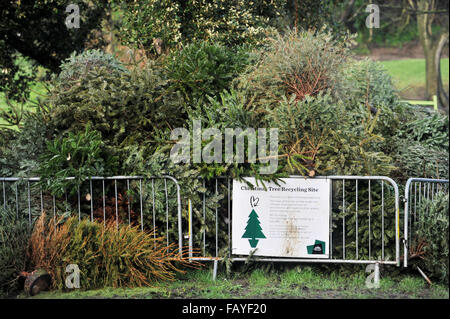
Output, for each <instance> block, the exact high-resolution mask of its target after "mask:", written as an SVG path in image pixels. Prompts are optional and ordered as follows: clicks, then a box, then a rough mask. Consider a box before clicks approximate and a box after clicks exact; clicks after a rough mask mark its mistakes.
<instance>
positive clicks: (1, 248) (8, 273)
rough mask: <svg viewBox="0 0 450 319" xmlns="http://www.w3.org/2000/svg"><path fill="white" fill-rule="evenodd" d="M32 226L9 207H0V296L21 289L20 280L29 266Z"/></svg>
mask: <svg viewBox="0 0 450 319" xmlns="http://www.w3.org/2000/svg"><path fill="white" fill-rule="evenodd" d="M30 235H31V226H30V225H29V223H28V220H27V219H26V218H23V216H17V214H16V212H15V211H13V210H12V209H10V208H9V207H3V205H2V206H0V296H2V295H5V296H6V295H7V294H8V293H10V292H13V291H16V290H18V289H19V284H18V278H19V275H20V273H21V272H22V271H24V270H25V269H26V267H27V266H28V256H27V246H28V241H29V239H30Z"/></svg>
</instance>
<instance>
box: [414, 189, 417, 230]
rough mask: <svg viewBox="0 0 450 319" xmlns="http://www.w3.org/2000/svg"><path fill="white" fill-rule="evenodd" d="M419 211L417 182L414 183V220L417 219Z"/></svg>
mask: <svg viewBox="0 0 450 319" xmlns="http://www.w3.org/2000/svg"><path fill="white" fill-rule="evenodd" d="M416 212H417V183H414V222H415V221H416Z"/></svg>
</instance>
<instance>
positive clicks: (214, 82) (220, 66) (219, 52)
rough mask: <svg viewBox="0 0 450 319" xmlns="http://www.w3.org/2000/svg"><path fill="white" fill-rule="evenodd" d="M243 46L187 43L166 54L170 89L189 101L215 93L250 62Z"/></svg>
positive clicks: (228, 84) (223, 88)
mask: <svg viewBox="0 0 450 319" xmlns="http://www.w3.org/2000/svg"><path fill="white" fill-rule="evenodd" d="M250 58H251V56H250V55H249V53H247V52H246V50H245V49H243V48H238V49H230V48H227V47H225V46H222V45H219V44H215V43H209V42H207V41H203V42H196V43H193V44H190V45H188V46H186V47H185V48H183V49H182V50H180V51H177V52H175V53H174V54H172V55H171V56H170V57H169V61H168V63H167V67H166V68H167V73H168V76H169V78H170V81H171V89H172V90H179V91H181V92H182V93H183V94H184V96H185V97H186V98H187V100H188V101H193V100H195V99H200V100H205V99H204V98H205V96H206V95H209V96H217V95H218V93H220V92H222V91H223V90H225V89H228V88H229V87H230V84H231V81H232V80H233V79H234V78H235V77H236V76H237V75H238V74H239V73H240V72H242V70H243V69H244V68H245V67H246V65H247V64H249V63H250Z"/></svg>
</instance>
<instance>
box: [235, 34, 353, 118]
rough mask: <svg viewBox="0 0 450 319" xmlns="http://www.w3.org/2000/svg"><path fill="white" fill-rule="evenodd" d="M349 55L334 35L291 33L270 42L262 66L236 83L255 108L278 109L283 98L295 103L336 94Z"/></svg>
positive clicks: (261, 59) (257, 66)
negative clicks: (293, 99)
mask: <svg viewBox="0 0 450 319" xmlns="http://www.w3.org/2000/svg"><path fill="white" fill-rule="evenodd" d="M348 55H349V52H348V50H347V48H346V42H338V41H336V40H335V39H334V38H333V36H332V35H331V34H328V33H317V34H315V33H314V32H312V31H302V32H298V31H295V30H294V31H290V32H289V33H288V34H286V35H284V36H282V35H277V36H276V37H274V38H272V39H270V45H268V46H267V51H266V52H263V54H262V56H261V58H260V61H259V63H258V64H257V65H256V66H255V67H254V68H253V69H251V70H249V72H248V73H245V74H244V75H242V76H241V77H240V78H239V79H238V80H237V86H238V87H239V88H244V89H246V90H247V93H248V94H249V96H250V97H251V98H252V99H253V101H252V104H251V106H252V108H255V109H257V110H258V109H268V108H276V107H277V106H278V104H279V103H280V102H281V101H282V99H283V98H284V97H286V98H289V97H290V96H291V95H292V94H294V95H295V97H296V100H302V99H304V98H305V97H306V96H316V95H318V94H319V93H321V92H322V93H325V92H327V91H334V90H335V89H337V88H336V84H337V80H338V78H339V76H340V74H341V73H340V70H341V69H342V67H343V64H344V62H345V61H346V59H347V57H348Z"/></svg>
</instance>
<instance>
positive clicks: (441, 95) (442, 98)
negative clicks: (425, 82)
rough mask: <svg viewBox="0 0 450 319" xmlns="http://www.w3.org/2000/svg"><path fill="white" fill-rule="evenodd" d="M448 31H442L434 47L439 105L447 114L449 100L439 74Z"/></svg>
mask: <svg viewBox="0 0 450 319" xmlns="http://www.w3.org/2000/svg"><path fill="white" fill-rule="evenodd" d="M448 37H449V33H448V32H446V33H443V34H442V35H441V37H440V39H439V42H438V45H437V49H436V58H435V60H436V65H435V69H436V75H437V79H436V80H437V83H438V86H437V96H438V101H439V107H440V109H441V110H443V111H444V112H445V113H447V114H449V101H448V92H445V88H444V85H443V84H442V74H441V63H440V62H441V55H442V51H443V50H444V47H445V44H446V43H447V42H448Z"/></svg>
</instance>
